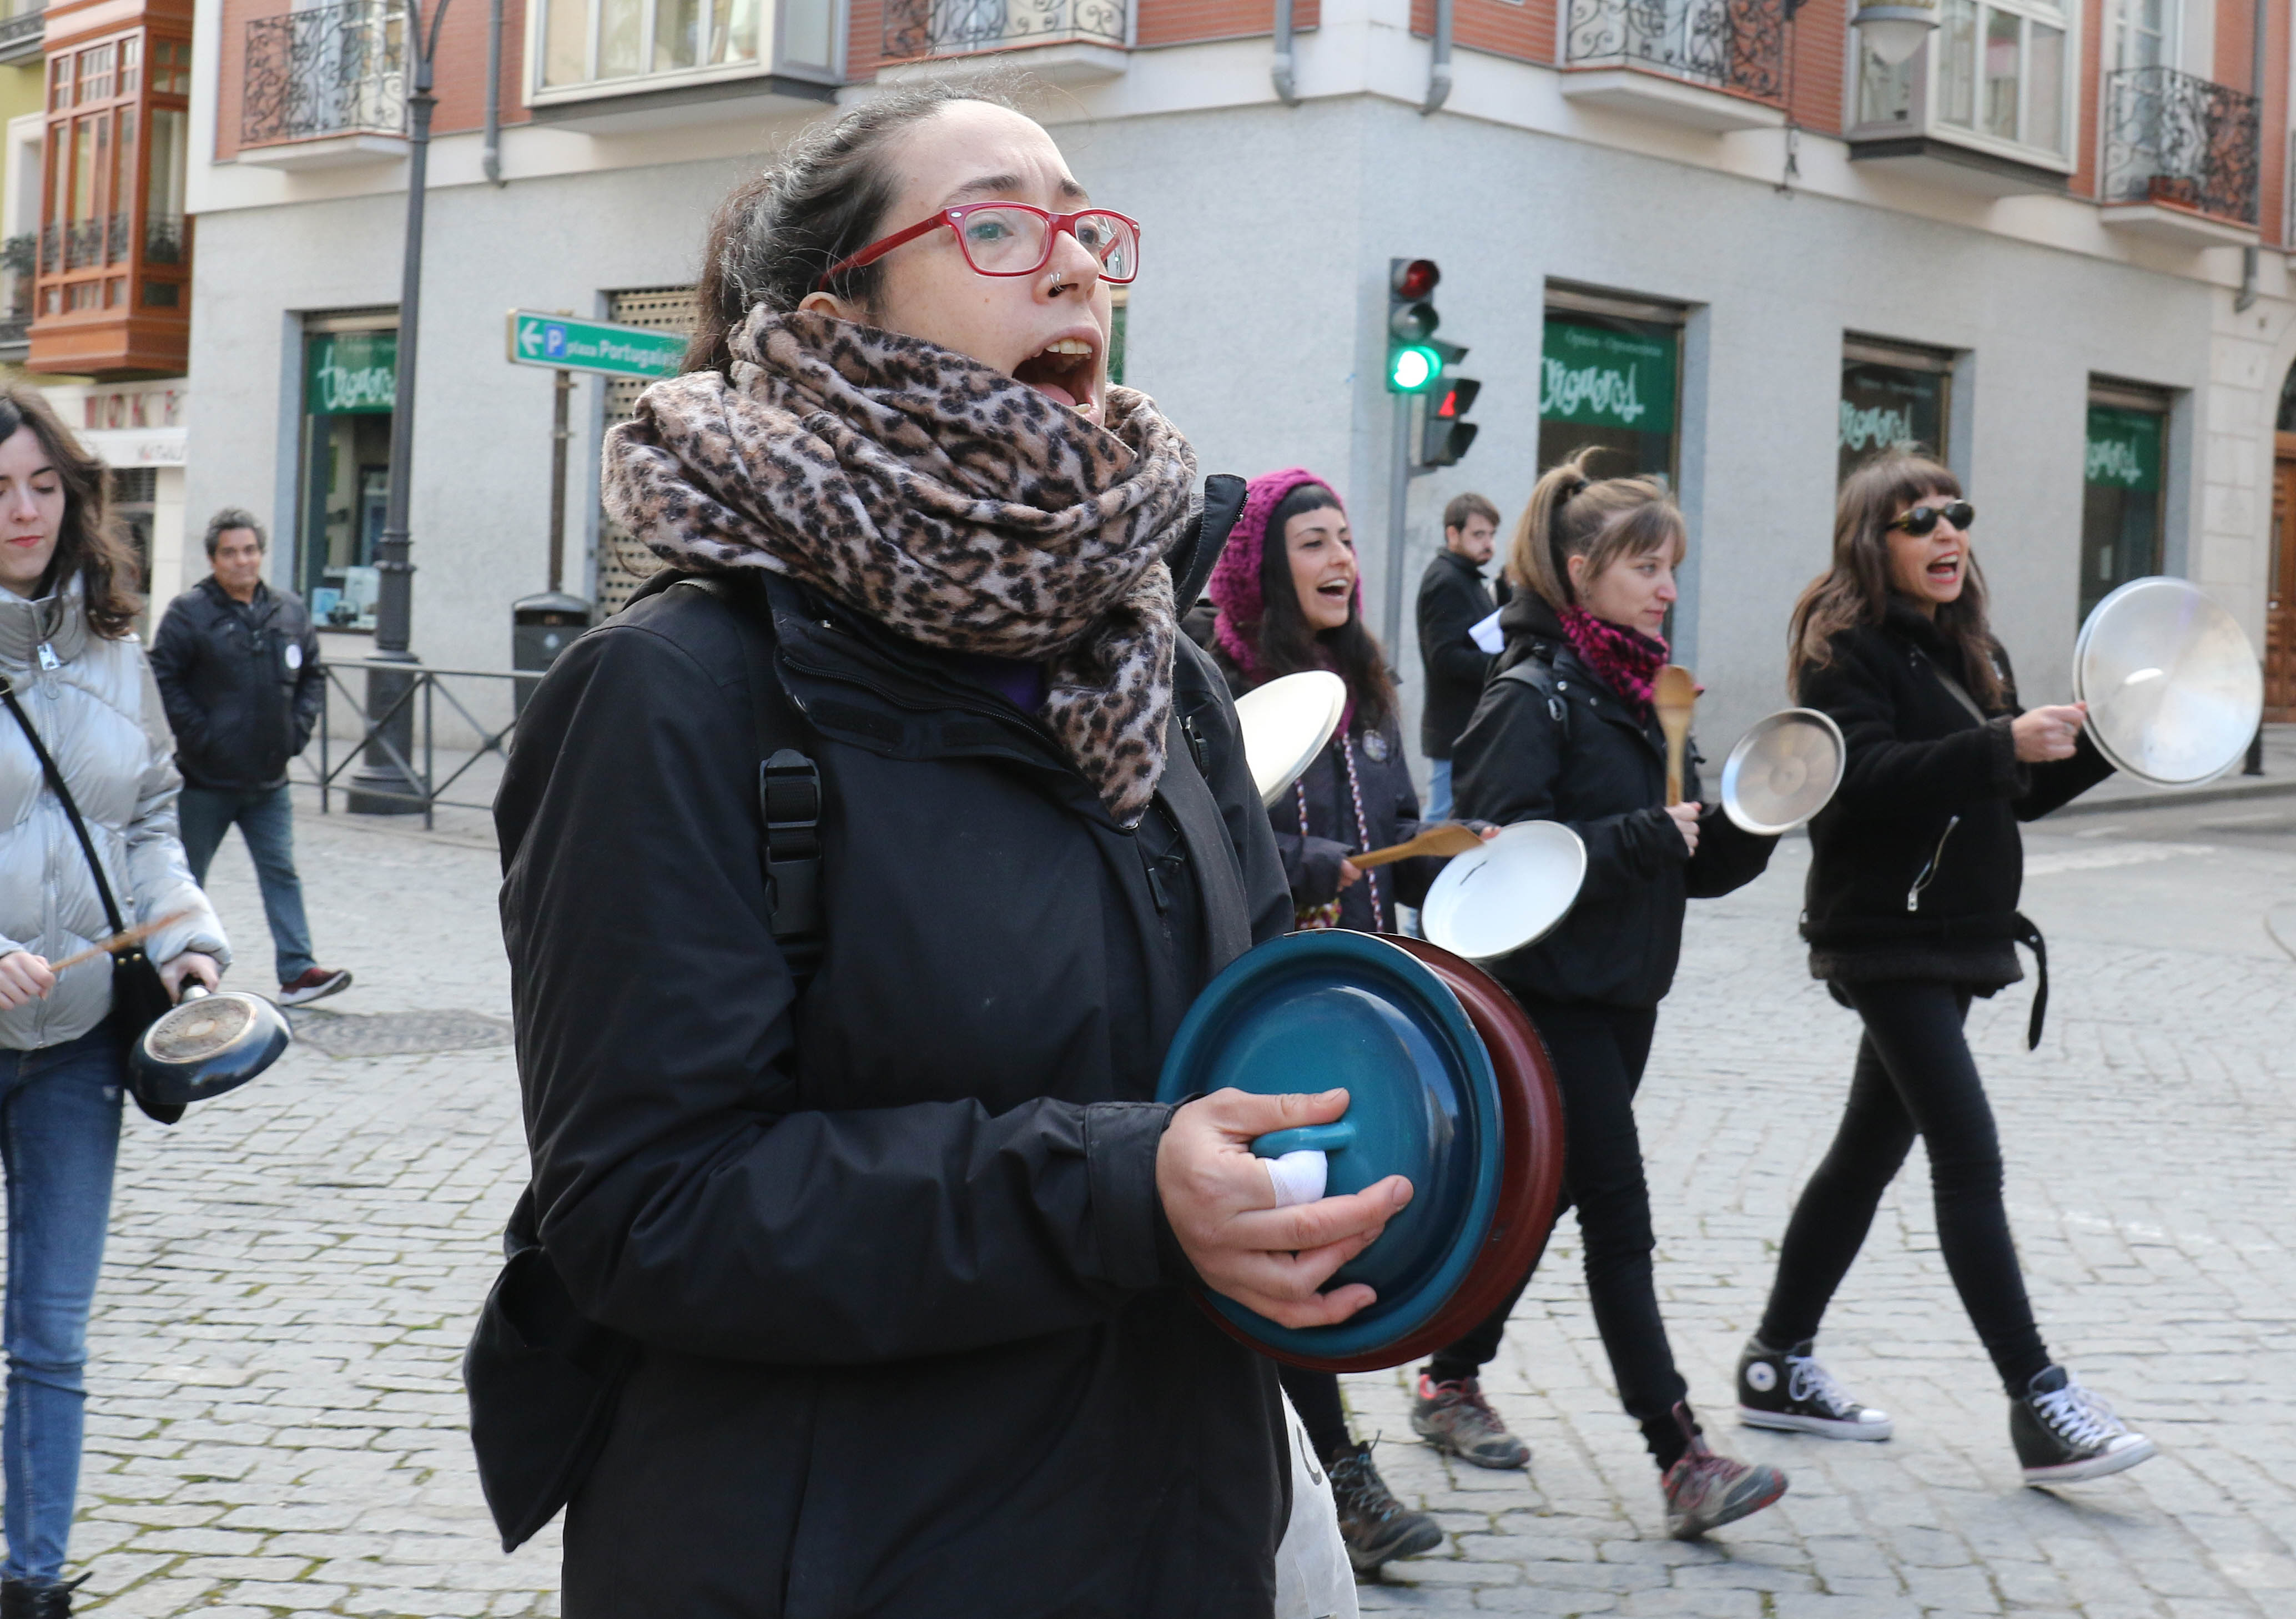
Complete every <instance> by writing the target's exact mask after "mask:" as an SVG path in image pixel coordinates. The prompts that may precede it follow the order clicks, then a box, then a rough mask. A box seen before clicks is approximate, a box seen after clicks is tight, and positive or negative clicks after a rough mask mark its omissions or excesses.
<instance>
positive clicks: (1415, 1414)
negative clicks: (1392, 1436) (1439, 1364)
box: [1411, 1372, 1530, 1467]
mask: <svg viewBox="0 0 2296 1619" xmlns="http://www.w3.org/2000/svg"><path fill="white" fill-rule="evenodd" d="M1411 1431H1412V1432H1413V1433H1415V1434H1418V1435H1419V1437H1420V1438H1422V1439H1423V1440H1425V1441H1426V1442H1428V1443H1429V1444H1431V1445H1433V1446H1434V1447H1435V1448H1436V1449H1437V1450H1439V1451H1449V1452H1450V1453H1451V1454H1452V1455H1454V1456H1456V1457H1457V1458H1458V1459H1460V1460H1461V1461H1464V1462H1471V1463H1472V1464H1473V1465H1474V1466H1476V1467H1529V1465H1530V1447H1529V1445H1527V1444H1525V1443H1523V1442H1522V1441H1521V1440H1520V1439H1517V1438H1516V1437H1515V1436H1514V1435H1513V1434H1510V1433H1508V1432H1507V1426H1506V1424H1505V1422H1503V1421H1502V1420H1500V1418H1499V1414H1498V1413H1497V1411H1495V1410H1493V1409H1491V1402H1490V1401H1488V1400H1486V1399H1484V1398H1483V1390H1482V1385H1480V1384H1479V1383H1478V1382H1476V1380H1475V1379H1474V1378H1472V1377H1462V1378H1460V1379H1459V1380H1458V1381H1457V1382H1456V1383H1438V1382H1436V1381H1435V1379H1434V1378H1432V1377H1429V1376H1428V1375H1427V1374H1426V1373H1425V1372H1422V1373H1420V1374H1419V1397H1418V1398H1417V1399H1416V1400H1414V1401H1412V1402H1411Z"/></svg>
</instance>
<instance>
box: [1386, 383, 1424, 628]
mask: <svg viewBox="0 0 2296 1619" xmlns="http://www.w3.org/2000/svg"><path fill="white" fill-rule="evenodd" d="M1389 397H1390V399H1393V400H1394V401H1395V464H1394V471H1393V473H1392V474H1391V475H1390V478H1389V480H1388V486H1387V600H1386V602H1385V603H1384V604H1383V606H1382V615H1381V620H1380V621H1381V625H1382V630H1383V633H1382V636H1381V638H1380V639H1381V645H1382V649H1383V650H1384V651H1385V652H1386V653H1387V661H1388V662H1389V663H1390V664H1392V663H1394V662H1395V661H1396V660H1397V659H1398V658H1399V657H1401V656H1402V655H1403V651H1402V648H1403V584H1404V573H1403V521H1404V514H1405V513H1406V511H1407V510H1408V508H1409V506H1410V504H1411V407H1412V404H1413V402H1414V401H1415V399H1417V397H1418V396H1417V395H1415V394H1408V393H1398V394H1390V396H1389Z"/></svg>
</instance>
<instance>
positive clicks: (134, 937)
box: [48, 910, 192, 973]
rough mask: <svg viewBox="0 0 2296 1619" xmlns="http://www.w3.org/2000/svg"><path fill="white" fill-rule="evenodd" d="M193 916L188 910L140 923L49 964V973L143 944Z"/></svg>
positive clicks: (58, 971)
mask: <svg viewBox="0 0 2296 1619" xmlns="http://www.w3.org/2000/svg"><path fill="white" fill-rule="evenodd" d="M191 914H192V913H191V912H189V911H187V910H179V911H177V912H176V914H175V915H174V916H162V917H160V919H159V920H158V921H157V922H139V923H137V924H136V925H135V926H134V927H129V928H122V929H121V930H120V931H119V932H118V933H114V934H112V936H111V938H109V939H101V940H98V941H96V942H95V943H94V944H91V945H89V946H88V947H87V949H84V950H81V951H79V952H78V954H77V955H71V956H67V957H64V958H63V959H62V960H61V961H52V962H50V963H48V971H49V972H51V973H61V972H62V971H63V970H64V969H65V968H66V967H76V966H79V964H80V963H81V962H83V961H94V959H95V958H96V957H98V956H102V955H106V954H109V953H110V952H111V951H113V950H124V949H127V947H128V946H129V945H131V944H141V943H142V942H143V941H144V940H146V939H149V938H150V937H151V936H152V934H154V933H158V932H159V931H160V929H161V928H163V927H173V926H175V925H176V924H177V923H178V922H181V921H182V920H183V919H184V917H186V916H190V915H191Z"/></svg>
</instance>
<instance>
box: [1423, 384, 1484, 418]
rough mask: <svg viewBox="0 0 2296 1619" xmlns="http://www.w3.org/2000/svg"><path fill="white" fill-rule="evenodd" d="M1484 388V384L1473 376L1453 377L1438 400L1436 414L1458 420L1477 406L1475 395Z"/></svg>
mask: <svg viewBox="0 0 2296 1619" xmlns="http://www.w3.org/2000/svg"><path fill="white" fill-rule="evenodd" d="M1482 390H1483V385H1482V384H1481V383H1480V382H1477V381H1476V380H1475V379H1474V378H1473V377H1470V376H1462V377H1453V378H1452V379H1450V383H1449V386H1447V387H1446V388H1445V389H1444V390H1443V397H1442V398H1441V399H1439V400H1437V401H1436V404H1435V414H1436V415H1437V416H1438V417H1439V418H1441V419H1443V420H1445V421H1454V422H1456V420H1458V419H1459V418H1460V417H1461V416H1464V415H1466V414H1467V413H1468V412H1469V411H1471V410H1472V409H1473V408H1474V407H1475V396H1476V395H1477V394H1479V393H1480V392H1482Z"/></svg>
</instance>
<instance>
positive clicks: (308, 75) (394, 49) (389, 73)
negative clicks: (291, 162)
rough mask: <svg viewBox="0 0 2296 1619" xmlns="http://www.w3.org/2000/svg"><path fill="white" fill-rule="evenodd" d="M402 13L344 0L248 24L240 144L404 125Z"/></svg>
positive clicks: (376, 3) (394, 130)
mask: <svg viewBox="0 0 2296 1619" xmlns="http://www.w3.org/2000/svg"><path fill="white" fill-rule="evenodd" d="M405 131H406V12H404V11H403V10H401V9H400V8H399V7H398V6H396V5H392V4H386V0H348V4H340V5H323V6H315V7H313V8H311V9H310V10H307V11H295V12H285V13H283V14H282V15H280V16H276V17H258V18H256V19H254V20H253V21H250V22H249V23H248V25H247V70H246V73H245V76H244V78H242V91H241V103H240V115H239V138H240V144H242V145H246V146H265V145H270V144H275V143H276V142H280V141H300V140H310V139H313V138H315V137H317V136H328V135H358V134H370V135H400V134H404V133H405Z"/></svg>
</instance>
